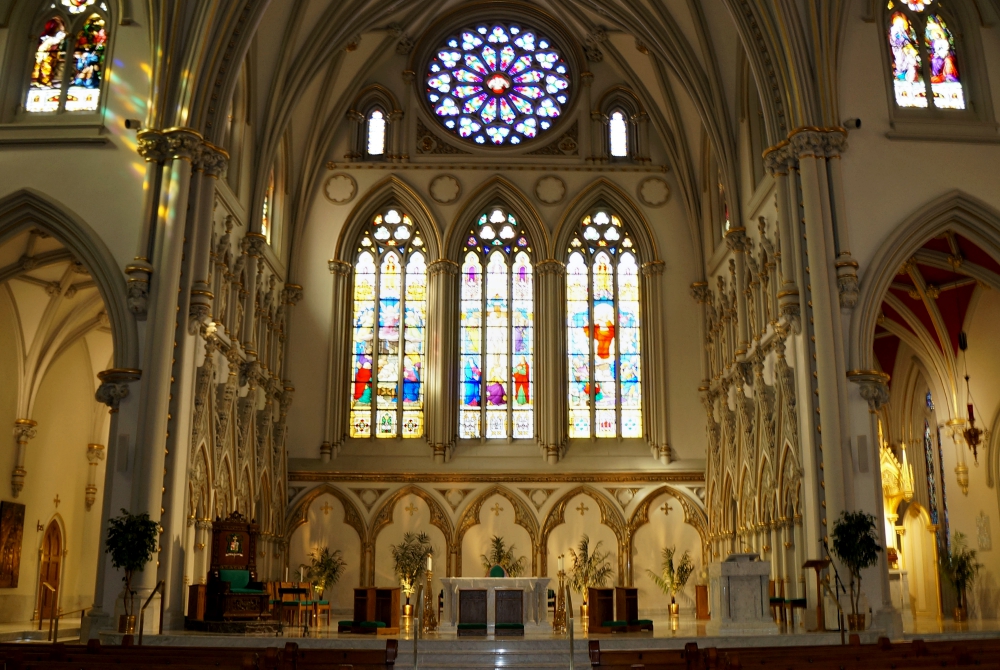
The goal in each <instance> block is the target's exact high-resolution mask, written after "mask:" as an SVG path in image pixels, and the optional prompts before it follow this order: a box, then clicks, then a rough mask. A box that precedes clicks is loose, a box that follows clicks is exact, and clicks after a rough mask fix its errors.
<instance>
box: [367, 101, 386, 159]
mask: <svg viewBox="0 0 1000 670" xmlns="http://www.w3.org/2000/svg"><path fill="white" fill-rule="evenodd" d="M384 153H385V114H383V113H382V110H381V109H373V110H372V112H371V113H370V114H369V115H368V155H369V156H381V155H382V154H384Z"/></svg>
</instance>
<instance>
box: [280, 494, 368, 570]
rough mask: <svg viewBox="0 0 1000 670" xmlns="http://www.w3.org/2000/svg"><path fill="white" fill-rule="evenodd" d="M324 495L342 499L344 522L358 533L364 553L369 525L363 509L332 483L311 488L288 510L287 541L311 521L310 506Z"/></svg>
mask: <svg viewBox="0 0 1000 670" xmlns="http://www.w3.org/2000/svg"><path fill="white" fill-rule="evenodd" d="M324 495H331V496H333V497H334V498H336V499H337V500H339V501H340V504H341V505H343V507H344V523H345V524H347V525H348V526H350V527H351V528H353V529H354V530H355V532H356V533H357V534H358V539H359V540H361V547H362V553H363V552H364V548H365V547H367V546H368V525H367V524H366V523H365V519H364V517H363V516H362V515H361V510H359V509H358V506H357V505H355V504H354V501H353V500H351V498H350V496H348V495H347V494H346V493H344V492H343V491H341V490H340V489H338V488H337V487H335V486H333V485H332V484H325V483H324V484H320V485H319V486H317V487H315V488H312V489H310V490H309V492H308V493H306V494H305V495H303V496H302V497H301V498H299V499H298V500H297V501H296V502H295V505H294V506H293V507H292V508H291V509H290V510H289V511H288V514H286V515H285V541H286V542H289V541H291V539H292V535H293V534H294V533H295V531H296V530H297V529H298V528H299V527H300V526H304V525H305V524H306V523H307V522H308V521H309V507H310V506H311V505H312V504H313V503H314V502H315V501H316V499H317V498H319V497H320V496H324Z"/></svg>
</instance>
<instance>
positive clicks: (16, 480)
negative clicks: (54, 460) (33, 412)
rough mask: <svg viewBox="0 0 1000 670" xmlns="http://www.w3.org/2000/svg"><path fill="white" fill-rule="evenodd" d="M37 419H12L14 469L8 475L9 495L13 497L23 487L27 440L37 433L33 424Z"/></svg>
mask: <svg viewBox="0 0 1000 670" xmlns="http://www.w3.org/2000/svg"><path fill="white" fill-rule="evenodd" d="M37 425H38V422H37V421H33V420H31V419H17V420H16V421H14V444H15V447H14V471H13V472H12V473H11V475H10V488H11V495H12V496H14V497H15V498H16V497H17V496H19V495H20V494H21V490H22V489H23V488H24V476H25V475H26V474H28V471H27V470H25V469H24V456H25V451H26V450H27V447H28V440H31V439H33V438H34V437H35V435H36V434H37V432H38V431H37V430H36V429H35V426H37Z"/></svg>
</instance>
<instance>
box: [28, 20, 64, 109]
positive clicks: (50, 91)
mask: <svg viewBox="0 0 1000 670" xmlns="http://www.w3.org/2000/svg"><path fill="white" fill-rule="evenodd" d="M65 61H66V26H65V24H64V23H63V21H62V19H60V18H59V17H58V16H56V17H53V18H51V19H49V20H48V21H46V22H45V26H44V27H43V28H42V31H41V34H40V35H39V37H38V41H37V42H36V43H35V52H34V64H33V65H32V68H31V82H30V83H29V84H28V97H27V100H25V102H24V108H25V109H26V110H27V111H29V112H55V111H57V110H58V109H59V99H60V96H61V95H62V77H63V66H64V64H65Z"/></svg>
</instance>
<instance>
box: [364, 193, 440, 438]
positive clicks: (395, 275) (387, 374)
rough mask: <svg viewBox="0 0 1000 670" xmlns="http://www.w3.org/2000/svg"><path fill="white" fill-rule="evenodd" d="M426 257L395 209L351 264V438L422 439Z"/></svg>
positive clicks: (378, 220) (374, 227)
mask: <svg viewBox="0 0 1000 670" xmlns="http://www.w3.org/2000/svg"><path fill="white" fill-rule="evenodd" d="M426 254H427V252H426V249H425V246H424V240H423V235H422V234H421V232H420V229H419V227H418V226H417V225H416V224H415V223H414V221H413V219H411V218H410V216H409V215H407V214H404V213H403V212H402V211H400V210H399V209H398V208H395V207H390V208H387V209H386V210H384V211H383V212H381V213H379V214H377V215H376V216H375V217H374V218H373V219H372V222H371V225H368V226H366V227H365V230H364V231H363V232H362V234H361V240H360V241H359V242H358V247H357V251H356V255H355V261H354V312H353V314H354V322H353V336H352V350H351V362H352V370H353V371H352V378H351V428H350V434H351V437H362V438H364V437H373V436H374V437H380V438H395V437H404V438H410V437H421V436H423V434H424V341H425V340H424V338H425V324H426V322H427V256H426Z"/></svg>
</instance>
